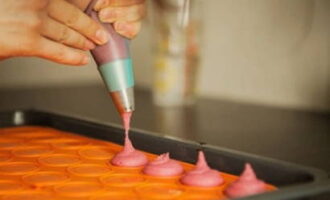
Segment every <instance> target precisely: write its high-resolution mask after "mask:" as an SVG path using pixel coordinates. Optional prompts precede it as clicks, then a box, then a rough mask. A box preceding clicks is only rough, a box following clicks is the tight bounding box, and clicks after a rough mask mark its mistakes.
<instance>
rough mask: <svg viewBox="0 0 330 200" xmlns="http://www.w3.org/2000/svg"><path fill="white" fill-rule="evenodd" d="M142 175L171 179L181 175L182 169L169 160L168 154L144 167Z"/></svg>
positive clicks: (177, 163)
mask: <svg viewBox="0 0 330 200" xmlns="http://www.w3.org/2000/svg"><path fill="white" fill-rule="evenodd" d="M143 173H145V174H148V175H151V176H161V177H171V176H177V175H180V174H182V173H183V167H182V166H181V164H180V163H179V162H177V161H175V160H172V159H170V154H169V153H164V154H161V155H160V156H158V157H157V158H156V159H155V160H153V161H151V162H149V163H148V164H147V165H146V166H145V167H144V169H143Z"/></svg>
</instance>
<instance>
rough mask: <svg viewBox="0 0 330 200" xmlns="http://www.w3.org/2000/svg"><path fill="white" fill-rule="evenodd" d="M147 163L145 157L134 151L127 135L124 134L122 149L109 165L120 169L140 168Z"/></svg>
mask: <svg viewBox="0 0 330 200" xmlns="http://www.w3.org/2000/svg"><path fill="white" fill-rule="evenodd" d="M147 162H148V159H147V157H146V156H145V155H144V154H143V153H142V152H140V151H137V150H135V148H134V147H133V145H132V142H131V141H130V139H129V137H128V134H127V133H126V134H125V145H124V149H123V150H122V151H121V152H119V153H117V154H116V155H115V156H114V157H113V158H112V160H111V164H113V165H116V166H120V167H141V166H144V165H145V164H146V163H147Z"/></svg>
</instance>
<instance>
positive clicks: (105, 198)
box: [91, 192, 138, 200]
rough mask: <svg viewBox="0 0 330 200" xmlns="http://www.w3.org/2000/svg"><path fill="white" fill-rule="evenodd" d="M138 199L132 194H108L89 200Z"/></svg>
mask: <svg viewBox="0 0 330 200" xmlns="http://www.w3.org/2000/svg"><path fill="white" fill-rule="evenodd" d="M137 199H138V198H137V197H136V196H135V195H134V194H129V193H125V192H118V193H110V194H101V195H97V196H95V197H93V198H91V200H137Z"/></svg>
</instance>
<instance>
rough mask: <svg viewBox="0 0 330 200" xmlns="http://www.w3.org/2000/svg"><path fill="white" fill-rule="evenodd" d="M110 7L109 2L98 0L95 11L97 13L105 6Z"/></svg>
mask: <svg viewBox="0 0 330 200" xmlns="http://www.w3.org/2000/svg"><path fill="white" fill-rule="evenodd" d="M107 5H108V1H107V0H98V1H97V2H96V4H95V6H94V8H93V9H94V10H95V11H100V10H101V9H102V8H104V7H105V6H107Z"/></svg>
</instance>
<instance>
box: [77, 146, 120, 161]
mask: <svg viewBox="0 0 330 200" xmlns="http://www.w3.org/2000/svg"><path fill="white" fill-rule="evenodd" d="M78 153H79V155H81V156H82V157H84V158H87V159H94V160H110V159H111V158H112V157H113V156H114V155H115V152H114V151H113V150H112V149H110V148H106V147H86V148H83V149H81V150H79V152H78Z"/></svg>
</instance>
